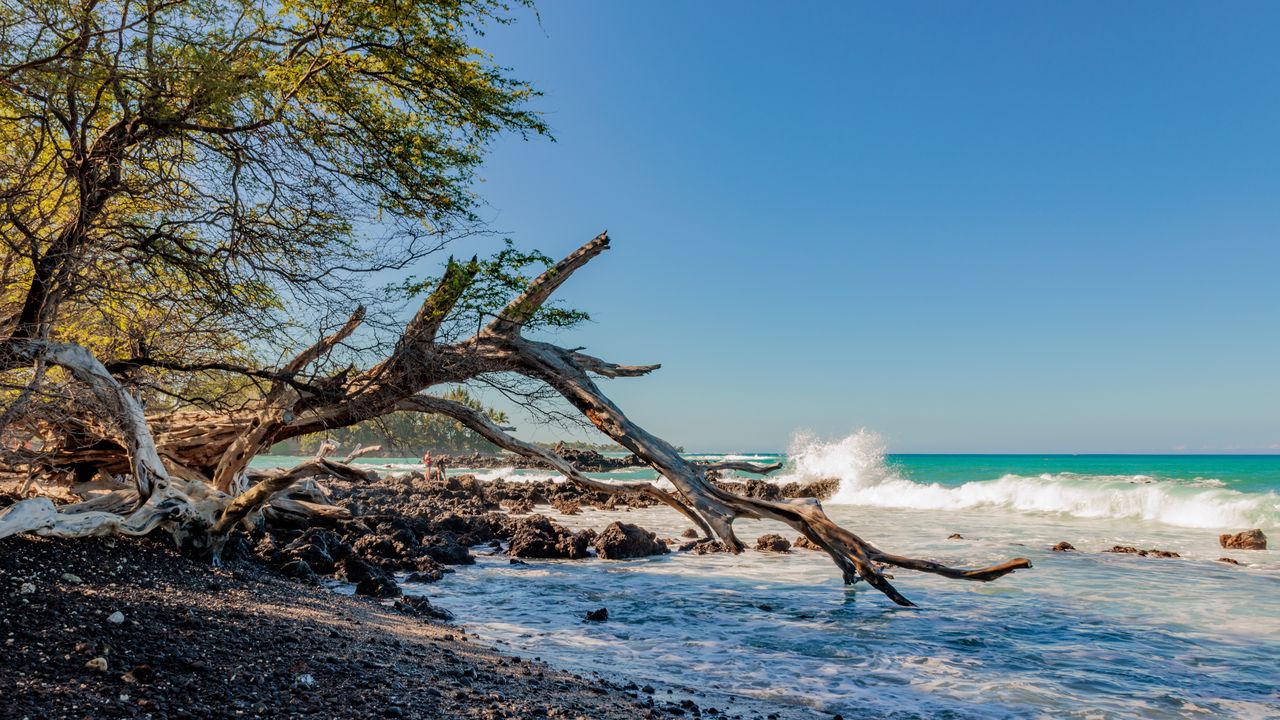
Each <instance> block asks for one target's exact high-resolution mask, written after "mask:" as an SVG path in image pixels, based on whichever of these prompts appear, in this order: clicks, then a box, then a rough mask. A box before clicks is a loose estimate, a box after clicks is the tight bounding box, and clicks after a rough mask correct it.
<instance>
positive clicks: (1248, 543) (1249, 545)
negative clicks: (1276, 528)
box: [1218, 528, 1267, 550]
mask: <svg viewBox="0 0 1280 720" xmlns="http://www.w3.org/2000/svg"><path fill="white" fill-rule="evenodd" d="M1218 544H1219V545H1221V546H1222V547H1224V548H1227V549H1228V550H1266V549H1267V536H1266V535H1263V534H1262V531H1261V530H1259V529H1258V528H1254V529H1252V530H1245V531H1244V532H1238V533H1236V534H1235V535H1232V534H1231V533H1226V534H1224V535H1219V536H1218Z"/></svg>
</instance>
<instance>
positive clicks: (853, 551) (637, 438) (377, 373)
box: [0, 234, 1031, 605]
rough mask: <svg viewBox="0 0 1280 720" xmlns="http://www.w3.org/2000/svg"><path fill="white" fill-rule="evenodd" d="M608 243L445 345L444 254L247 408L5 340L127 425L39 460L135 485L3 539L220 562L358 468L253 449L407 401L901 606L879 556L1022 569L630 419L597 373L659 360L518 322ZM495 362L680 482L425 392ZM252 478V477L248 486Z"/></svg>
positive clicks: (77, 355)
mask: <svg viewBox="0 0 1280 720" xmlns="http://www.w3.org/2000/svg"><path fill="white" fill-rule="evenodd" d="M608 247H609V238H608V236H607V235H604V234H602V235H600V236H598V237H596V238H595V239H593V240H591V241H590V242H588V243H587V244H585V245H583V246H582V247H581V248H579V249H578V250H576V251H575V252H573V253H572V254H570V255H569V256H568V257H566V258H564V259H563V260H561V261H560V262H559V263H557V264H556V265H555V266H554V267H552V268H549V269H548V270H547V271H546V272H545V273H543V274H542V275H541V276H540V277H538V278H537V279H535V280H534V281H533V282H531V283H530V285H529V287H528V288H527V289H526V290H525V291H524V292H523V293H522V294H521V295H520V296H519V297H517V298H515V299H514V300H512V301H511V302H510V303H509V304H508V305H507V307H506V308H505V309H504V310H502V311H501V312H500V313H499V314H498V315H497V317H496V318H495V319H494V320H493V321H492V322H491V323H490V324H489V325H488V326H487V327H485V328H483V329H482V330H480V331H479V332H478V333H476V334H475V335H474V336H472V337H470V338H467V339H465V340H463V341H460V342H457V343H452V344H444V343H438V342H437V339H436V335H437V333H438V331H439V329H440V326H441V324H442V322H443V321H444V319H445V318H446V317H448V315H449V314H450V312H451V311H452V310H453V308H454V306H455V304H456V303H457V302H458V300H459V299H460V298H461V297H462V295H463V293H464V292H465V291H466V289H467V288H468V287H469V286H470V284H471V283H472V282H473V280H474V278H475V276H476V273H477V272H478V265H477V263H476V261H475V259H474V258H473V259H472V260H471V262H469V263H465V264H462V263H455V262H453V261H452V260H451V261H450V262H449V264H448V267H447V269H446V271H445V273H444V276H443V277H442V279H441V280H440V283H439V284H438V285H437V286H436V288H435V290H434V291H433V292H432V293H431V294H430V295H429V296H428V297H427V298H426V300H425V301H424V302H423V304H422V307H421V308H420V309H419V311H418V313H417V314H416V315H415V316H414V318H413V319H412V320H411V321H410V322H409V324H408V325H407V326H406V328H405V331H404V333H403V334H402V336H401V338H400V340H399V341H398V342H397V343H396V346H395V348H394V350H393V351H392V352H391V354H390V355H389V356H388V357H387V358H386V359H384V360H383V361H381V362H379V363H377V364H376V365H374V366H373V367H371V368H369V369H368V370H365V371H363V372H359V373H354V374H353V373H346V372H344V373H339V374H338V375H336V376H333V377H330V378H327V379H324V380H321V381H316V382H309V383H308V382H303V381H301V380H299V379H298V376H299V374H300V373H301V371H303V370H304V369H305V368H306V367H307V366H309V365H311V364H312V363H313V362H315V361H316V360H317V359H319V358H321V357H323V356H324V355H326V354H327V353H328V352H329V351H331V350H332V349H333V347H334V346H335V345H336V344H337V343H338V342H339V341H341V339H342V338H345V337H347V336H348V335H349V334H350V333H351V332H352V331H354V330H355V328H356V327H357V326H358V325H359V323H360V321H361V319H362V318H363V310H362V309H357V311H356V313H354V314H353V315H352V317H351V319H350V320H348V322H347V324H346V325H344V326H343V327H342V328H341V329H340V330H339V331H338V332H337V333H334V334H333V335H330V336H328V337H326V338H323V339H322V340H320V341H319V342H317V343H316V344H315V345H313V346H311V347H310V348H308V349H307V350H305V351H304V352H303V353H301V354H299V355H298V356H297V357H295V358H294V359H293V360H292V361H290V362H289V363H287V364H286V365H285V366H283V367H282V368H279V369H277V370H274V371H262V370H257V369H255V370H253V373H254V374H255V375H256V376H259V377H261V376H270V377H273V378H275V381H274V382H273V384H272V386H271V388H270V389H269V390H268V391H267V393H266V394H265V396H264V397H263V398H262V400H261V401H260V402H259V403H257V405H256V406H255V407H251V408H247V409H245V410H243V411H240V412H236V413H228V414H215V413H207V412H197V411H191V412H180V413H172V414H169V415H164V416H160V417H150V418H145V419H144V418H143V417H142V413H141V409H140V407H139V406H138V404H137V403H136V402H135V401H133V398H132V397H131V396H129V395H128V393H127V392H125V391H124V389H123V388H122V387H121V386H120V385H119V383H117V382H116V381H115V379H114V378H112V377H111V375H110V374H108V373H107V372H106V370H105V368H103V366H102V365H101V364H100V363H98V362H97V360H94V359H93V358H92V356H91V355H89V354H88V353H87V351H84V350H83V348H74V346H70V348H69V347H67V346H53V345H48V344H46V345H45V346H43V347H35V346H33V345H31V343H28V349H27V351H26V352H25V354H22V355H13V352H14V350H13V348H9V352H10V355H12V356H13V357H21V358H22V359H24V360H25V361H27V362H34V361H35V360H37V359H38V358H40V357H43V358H44V359H45V361H47V362H49V363H50V364H56V365H61V366H63V367H66V368H67V369H68V370H70V371H71V372H72V374H73V375H74V376H75V377H76V378H77V379H78V380H79V381H81V382H82V383H84V384H86V385H88V386H89V387H90V388H92V389H93V390H94V393H95V396H98V397H99V398H100V399H101V400H102V401H103V404H104V405H105V406H106V407H108V408H109V410H110V413H111V415H112V416H113V418H114V419H115V421H116V422H117V423H118V424H119V425H120V427H121V429H122V431H123V432H122V438H121V440H113V439H111V438H107V437H99V438H95V439H93V441H91V442H87V443H86V442H72V441H71V437H72V436H70V435H66V436H64V437H62V438H53V439H52V440H53V442H51V443H50V447H51V449H52V452H51V453H50V455H49V461H48V462H49V466H50V467H59V466H64V467H66V466H71V465H74V464H79V465H86V464H87V465H91V466H95V467H101V468H106V469H108V470H110V471H112V472H124V471H127V472H129V473H131V474H132V475H133V477H134V481H135V486H136V487H135V489H134V490H131V491H120V492H119V493H113V494H112V495H111V496H108V497H107V498H106V499H99V500H96V501H91V502H90V503H81V504H79V505H78V506H70V507H66V508H63V509H62V510H61V511H58V510H55V509H54V508H53V506H52V505H51V504H49V502H48V500H37V501H24V502H19V503H18V504H16V505H14V506H12V507H10V508H9V509H7V510H6V511H5V512H4V513H3V514H0V537H4V536H5V535H8V534H12V533H14V532H28V531H34V532H39V533H43V534H50V535H75V534H96V533H103V532H121V533H134V534H136V533H140V532H149V531H150V530H152V529H154V528H155V527H158V526H160V525H165V526H167V527H169V529H170V530H171V531H172V532H173V533H174V535H175V537H176V539H177V540H178V542H179V543H180V544H182V545H185V546H188V547H192V548H195V549H197V550H204V551H208V552H211V553H212V556H213V558H214V559H215V561H216V559H217V557H218V553H219V551H220V548H221V545H222V542H224V541H225V538H226V536H227V533H229V532H230V531H231V530H232V529H233V528H234V527H235V526H236V525H237V524H238V523H242V522H246V521H247V520H248V519H249V518H250V517H251V516H256V515H257V514H259V513H263V512H267V513H270V512H271V511H272V509H273V507H274V509H275V511H277V512H282V513H306V512H309V511H310V510H311V508H308V507H307V506H306V504H305V503H304V504H299V501H296V500H284V499H281V498H280V497H279V495H280V493H281V492H282V491H284V490H285V489H287V488H289V487H290V486H292V485H294V483H296V482H298V481H301V480H306V479H309V478H314V477H316V476H320V475H341V476H346V477H352V478H359V477H360V476H361V473H360V471H359V470H356V469H354V468H351V467H349V466H346V465H344V464H341V463H333V462H330V461H326V460H322V459H319V458H317V459H316V460H312V461H308V462H306V463H303V464H302V465H300V466H298V467H297V468H293V469H292V470H288V471H274V472H271V473H246V472H245V468H246V467H247V466H248V462H249V460H250V459H252V457H253V456H254V455H255V454H257V453H258V452H261V451H262V450H263V449H265V448H267V447H270V445H271V444H273V443H275V442H279V441H281V440H284V439H288V438H291V437H296V436H298V435H302V434H307V433H312V432H318V431H322V430H325V429H331V428H338V427H345V426H348V425H352V424H355V423H358V422H361V421H364V420H368V419H372V418H376V417H379V416H381V415H384V414H386V413H389V412H394V411H396V410H415V411H420V412H429V413H438V414H441V415H445V416H448V417H451V418H453V419H455V420H457V421H459V422H461V423H462V424H464V425H466V426H467V427H469V428H471V429H472V430H474V431H475V432H477V433H479V434H480V435H482V436H483V437H485V438H487V439H488V440H490V441H492V442H493V443H495V444H497V445H498V446H500V447H503V448H505V449H507V450H510V451H512V452H516V453H520V454H522V455H526V456H529V457H536V458H539V459H541V460H543V461H545V462H547V463H548V464H550V465H551V466H552V467H553V468H555V469H556V470H557V471H559V472H561V473H562V474H564V476H565V477H566V478H568V480H570V481H571V482H574V483H576V484H578V485H581V486H583V487H587V488H590V489H592V490H602V491H606V492H620V493H638V494H643V495H646V496H648V497H651V498H653V499H655V500H658V501H660V502H663V503H665V504H667V505H668V506H670V507H672V508H673V509H675V510H676V511H678V512H680V513H682V514H683V515H685V516H686V517H688V518H689V519H690V520H691V521H693V522H694V523H695V524H696V525H697V526H698V527H699V528H701V530H702V531H703V533H704V534H705V535H707V536H708V537H711V536H712V535H714V536H715V537H718V538H719V539H720V541H722V542H723V543H724V544H725V545H726V546H727V547H728V548H729V549H730V550H731V551H733V552H735V553H737V552H741V551H742V550H743V549H744V546H743V544H742V542H741V541H740V540H739V539H738V538H737V536H736V535H735V534H734V531H733V523H734V521H735V520H737V519H738V518H750V519H769V520H775V521H778V522H782V523H785V524H787V525H789V526H790V527H792V528H794V529H795V530H797V531H798V532H800V533H801V534H803V535H804V536H805V537H806V538H808V539H809V540H810V541H812V542H814V543H815V544H817V545H818V546H820V547H821V548H822V549H823V550H825V551H826V552H827V554H828V555H830V556H831V558H832V560H833V561H834V562H835V564H836V565H837V567H839V568H840V570H841V573H842V575H843V577H844V580H845V582H847V583H853V582H856V581H858V580H866V581H867V582H868V583H869V584H870V585H872V586H873V587H875V588H876V589H878V590H880V591H881V592H883V593H884V594H885V595H887V596H888V597H889V598H891V599H892V600H893V601H894V602H896V603H898V604H901V605H910V604H911V602H910V601H909V600H907V599H906V598H905V597H903V596H902V595H901V594H900V593H899V592H898V591H897V590H896V589H895V588H894V587H893V586H892V585H891V584H890V583H889V582H888V579H887V577H886V576H885V574H884V573H883V572H882V571H881V569H880V567H879V566H881V565H891V566H896V567H902V568H907V569H911V570H918V571H921V572H930V573H935V574H938V575H942V576H944V577H949V578H955V579H963V580H976V581H984V582H985V581H990V580H995V579H996V578H999V577H1001V576H1003V575H1005V574H1008V573H1010V572H1013V571H1014V570H1017V569H1020V568H1029V567H1031V563H1030V562H1029V561H1027V560H1026V559H1024V558H1016V559H1013V560H1010V561H1008V562H1005V563H1001V564H999V565H994V566H991V567H986V568H979V569H975V570H966V569H958V568H952V567H949V566H946V565H942V564H939V563H935V562H932V561H927V560H919V559H915V558H908V557H902V556H899V555H894V554H891V553H887V552H884V551H882V550H880V549H878V548H876V547H875V546H874V545H871V544H870V543H868V542H866V541H864V540H862V539H861V538H859V537H858V536H857V535H854V534H853V533H851V532H849V531H848V530H845V529H844V528H841V527H839V526H838V525H836V524H835V523H834V522H832V521H831V519H830V518H828V517H827V515H826V513H825V512H823V510H822V506H821V504H820V503H818V502H817V501H816V500H812V499H800V500H787V501H769V500H761V499H758V498H750V497H746V496H743V495H738V494H736V493H733V492H730V491H728V490H725V489H723V488H720V487H718V486H717V485H715V484H714V483H713V482H711V480H710V479H709V478H708V476H707V473H708V472H709V471H711V470H715V469H736V470H743V471H746V472H755V473H760V474H764V473H767V472H769V471H771V470H775V469H777V466H776V465H775V466H760V465H754V464H751V463H721V464H719V465H713V466H703V465H699V464H696V463H692V462H689V461H687V460H685V459H684V458H683V457H682V456H681V455H680V453H679V452H677V451H676V449H675V447H674V446H672V445H671V444H670V443H668V442H667V441H665V440H663V439H661V438H659V437H656V436H654V435H652V434H650V433H649V432H648V431H646V430H645V429H643V428H641V427H640V426H638V425H636V424H635V423H634V422H632V421H631V420H630V419H629V418H628V417H627V416H626V415H625V414H624V413H623V412H622V410H621V409H620V408H619V407H618V406H617V405H615V404H614V403H613V402H612V401H611V400H609V398H608V397H606V396H605V395H604V393H602V392H601V391H600V389H599V387H597V385H596V382H595V380H593V379H592V376H593V375H594V376H597V377H605V378H619V377H638V376H642V375H645V374H648V373H649V372H652V371H653V370H656V369H658V368H659V366H658V365H643V366H626V365H618V364H614V363H610V362H606V361H604V360H601V359H599V358H596V357H592V356H590V355H586V354H584V353H582V352H580V351H578V350H575V349H568V348H563V347H559V346H557V345H552V344H549V343H545V342H538V341H534V340H529V339H527V338H525V337H524V336H523V335H522V330H523V328H524V326H525V325H526V324H527V323H528V322H529V321H530V320H531V319H532V318H533V317H534V315H535V314H536V313H537V312H538V310H539V308H541V307H542V306H543V305H544V304H545V303H546V302H547V300H548V299H549V298H550V297H551V295H552V294H553V293H554V292H555V290H556V289H557V288H559V287H560V285H561V284H563V283H564V282H565V281H566V280H568V279H569V277H570V276H572V274H573V273H574V272H575V271H577V270H578V269H579V268H581V267H582V266H583V265H585V264H586V263H587V262H589V261H590V260H591V259H592V258H594V257H596V256H598V255H599V254H600V253H602V252H604V251H605V250H607V249H608ZM11 344H12V343H11ZM3 350H4V348H0V359H2V358H4V357H5V354H4V352H3ZM10 367H12V365H10ZM489 373H517V374H520V375H524V376H526V377H528V378H532V379H535V380H538V381H541V382H543V383H545V384H546V385H547V386H549V387H550V388H552V389H554V390H555V391H556V392H557V393H558V394H559V395H560V396H562V397H563V398H564V399H565V400H566V401H568V402H569V404H571V405H573V406H574V407H575V408H576V409H577V410H579V411H580V412H581V413H582V414H583V415H584V416H586V418H587V419H588V420H590V421H591V423H592V424H594V425H595V427H596V428H598V429H599V430H600V431H601V432H603V433H604V434H606V435H608V436H609V437H610V438H612V439H613V440H614V441H615V442H617V443H619V444H620V445H622V446H623V447H625V448H627V449H628V450H630V451H631V452H633V453H635V455H636V456H637V457H639V458H641V459H642V460H644V461H645V462H647V463H648V464H649V465H651V466H652V467H653V468H654V469H655V470H657V471H658V473H660V474H661V475H662V476H663V477H665V478H666V479H667V480H668V481H670V482H671V484H672V485H674V486H675V488H676V490H675V492H667V491H664V490H662V489H661V488H658V487H657V486H655V485H654V484H652V483H648V482H632V483H606V482H602V481H599V480H594V479H592V478H589V477H587V476H586V475H584V474H582V473H581V472H579V471H578V470H577V469H576V468H574V467H573V466H572V464H571V463H569V462H567V461H566V460H564V459H563V458H561V457H559V456H558V455H555V454H554V453H550V452H548V451H546V450H543V449H541V448H538V447H537V446H534V445H531V444H529V443H525V442H523V441H520V440H518V439H516V438H513V437H510V436H509V435H507V434H506V433H504V432H503V431H502V430H501V429H500V428H498V427H497V425H495V424H494V423H492V422H491V421H489V419H488V418H487V417H485V416H484V414H483V413H479V412H476V411H474V410H471V409H470V408H467V407H465V406H463V405H461V404H459V403H454V402H451V401H448V400H445V399H443V398H439V397H433V396H430V395H425V394H423V393H424V391H425V390H427V389H428V388H430V387H432V386H434V385H439V384H443V383H454V382H463V381H466V380H468V379H471V378H475V377H479V376H482V375H485V374H489ZM153 431H154V440H153V435H152V432H153ZM59 441H61V444H59ZM162 460H163V462H162ZM171 469H172V470H171ZM252 481H256V484H253V485H252V486H249V483H250V482H252ZM129 502H132V503H133V504H134V506H135V507H134V508H133V509H132V510H130V511H128V512H125V511H124V510H123V508H124V507H125V506H127V505H128V504H129ZM318 507H319V506H317V508H318Z"/></svg>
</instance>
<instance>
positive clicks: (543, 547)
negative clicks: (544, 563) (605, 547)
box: [507, 515, 592, 560]
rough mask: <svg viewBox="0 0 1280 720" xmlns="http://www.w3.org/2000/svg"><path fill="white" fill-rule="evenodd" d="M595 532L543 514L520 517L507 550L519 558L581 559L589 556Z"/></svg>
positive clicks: (509, 553)
mask: <svg viewBox="0 0 1280 720" xmlns="http://www.w3.org/2000/svg"><path fill="white" fill-rule="evenodd" d="M591 539H592V535H590V534H588V533H586V532H585V531H583V532H578V533H575V532H573V531H571V530H569V529H568V528H566V527H564V526H562V525H559V524H556V523H553V522H551V521H550V520H549V519H547V518H546V517H543V516H542V515H533V516H531V517H526V518H521V519H520V520H519V523H518V525H517V526H516V529H515V532H514V533H512V536H511V545H510V546H508V548H507V554H508V555H510V556H511V557H519V558H543V559H565V560H580V559H582V558H585V557H587V545H588V544H589V543H590V542H591Z"/></svg>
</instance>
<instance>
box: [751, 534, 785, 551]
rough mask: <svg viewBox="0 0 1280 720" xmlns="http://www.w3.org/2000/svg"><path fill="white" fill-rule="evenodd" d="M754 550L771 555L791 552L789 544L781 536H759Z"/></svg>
mask: <svg viewBox="0 0 1280 720" xmlns="http://www.w3.org/2000/svg"><path fill="white" fill-rule="evenodd" d="M756 550H759V551H760V552H772V553H789V552H791V543H789V542H787V539H786V538H784V537H782V536H781V535H774V534H772V533H770V534H768V535H761V536H760V537H759V538H757V539H756Z"/></svg>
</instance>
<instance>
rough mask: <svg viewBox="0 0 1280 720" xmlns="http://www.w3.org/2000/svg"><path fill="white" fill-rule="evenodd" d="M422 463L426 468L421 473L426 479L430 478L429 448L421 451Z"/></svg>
mask: <svg viewBox="0 0 1280 720" xmlns="http://www.w3.org/2000/svg"><path fill="white" fill-rule="evenodd" d="M422 464H423V466H425V468H426V470H425V471H424V472H423V475H424V476H425V477H426V478H427V479H428V480H430V479H431V451H430V450H428V451H426V452H424V453H422Z"/></svg>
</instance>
